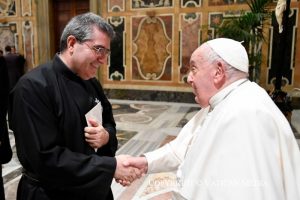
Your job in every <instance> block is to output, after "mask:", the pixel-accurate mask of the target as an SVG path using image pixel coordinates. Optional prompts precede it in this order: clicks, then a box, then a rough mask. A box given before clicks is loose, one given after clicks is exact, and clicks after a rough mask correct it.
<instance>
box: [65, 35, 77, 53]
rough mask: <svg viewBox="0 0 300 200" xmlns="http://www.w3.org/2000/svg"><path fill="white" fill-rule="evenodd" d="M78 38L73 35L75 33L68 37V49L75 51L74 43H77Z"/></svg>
mask: <svg viewBox="0 0 300 200" xmlns="http://www.w3.org/2000/svg"><path fill="white" fill-rule="evenodd" d="M76 41H77V40H76V38H75V37H74V36H73V35H70V36H69V37H68V38H67V49H68V50H69V51H70V52H71V53H73V50H74V45H75V43H76Z"/></svg>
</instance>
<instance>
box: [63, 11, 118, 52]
mask: <svg viewBox="0 0 300 200" xmlns="http://www.w3.org/2000/svg"><path fill="white" fill-rule="evenodd" d="M94 27H96V28H98V29H99V30H100V31H102V32H104V33H106V34H107V36H108V37H109V38H110V39H111V40H112V39H113V38H114V36H115V32H114V30H113V28H112V26H111V25H109V24H108V23H107V22H106V21H105V20H104V19H103V18H102V17H100V16H99V15H96V14H94V13H91V12H88V13H84V14H81V15H77V16H75V17H73V18H72V19H71V20H70V21H69V22H68V24H67V25H66V27H65V28H64V30H63V32H62V34H61V38H60V51H61V52H62V51H64V50H65V49H66V48H67V39H68V37H69V36H70V35H73V36H74V37H75V38H76V40H78V41H79V42H83V41H85V40H88V39H91V34H92V33H93V28H94Z"/></svg>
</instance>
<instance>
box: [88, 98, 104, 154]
mask: <svg viewBox="0 0 300 200" xmlns="http://www.w3.org/2000/svg"><path fill="white" fill-rule="evenodd" d="M89 119H92V120H95V121H96V122H97V123H98V124H100V125H102V105H101V103H100V102H99V103H97V105H95V106H94V107H93V108H92V109H91V110H90V111H89V112H88V113H86V114H85V120H86V122H87V124H88V126H92V125H91V124H90V122H89ZM95 151H97V148H96V149H95Z"/></svg>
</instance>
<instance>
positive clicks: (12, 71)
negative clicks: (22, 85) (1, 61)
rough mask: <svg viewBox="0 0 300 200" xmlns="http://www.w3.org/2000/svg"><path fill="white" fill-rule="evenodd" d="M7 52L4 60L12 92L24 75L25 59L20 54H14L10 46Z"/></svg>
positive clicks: (6, 49) (6, 48) (7, 47)
mask: <svg viewBox="0 0 300 200" xmlns="http://www.w3.org/2000/svg"><path fill="white" fill-rule="evenodd" d="M5 51H6V54H5V55H4V58H5V61H6V65H7V70H8V78H9V90H11V89H12V88H13V87H14V86H15V85H16V83H17V82H18V80H19V78H20V77H21V76H22V75H23V74H24V68H25V58H24V57H23V56H22V55H20V54H17V53H12V52H11V47H10V46H6V47H5Z"/></svg>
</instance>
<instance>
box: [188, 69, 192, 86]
mask: <svg viewBox="0 0 300 200" xmlns="http://www.w3.org/2000/svg"><path fill="white" fill-rule="evenodd" d="M192 82H193V77H192V75H191V72H190V73H189V74H188V78H187V83H188V84H192Z"/></svg>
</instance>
